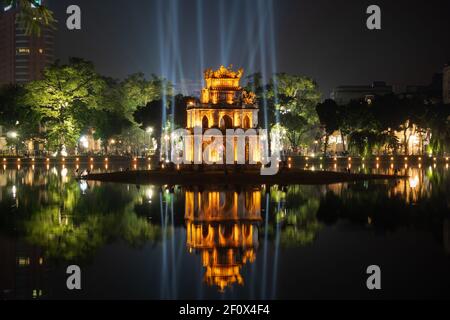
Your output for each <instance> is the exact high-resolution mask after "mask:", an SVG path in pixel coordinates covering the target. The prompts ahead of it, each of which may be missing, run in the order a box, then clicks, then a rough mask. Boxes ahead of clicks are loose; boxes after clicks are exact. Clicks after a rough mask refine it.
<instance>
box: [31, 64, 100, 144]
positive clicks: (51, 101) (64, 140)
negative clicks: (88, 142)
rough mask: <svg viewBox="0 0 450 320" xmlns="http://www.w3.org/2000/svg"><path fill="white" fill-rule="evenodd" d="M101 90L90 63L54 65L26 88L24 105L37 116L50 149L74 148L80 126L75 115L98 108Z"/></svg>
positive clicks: (98, 77) (97, 76) (97, 77)
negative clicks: (45, 133)
mask: <svg viewBox="0 0 450 320" xmlns="http://www.w3.org/2000/svg"><path fill="white" fill-rule="evenodd" d="M105 86H106V84H105V81H104V80H103V79H102V78H101V77H100V76H99V75H98V74H97V73H96V72H95V70H94V66H93V65H92V63H89V62H86V61H84V60H82V59H77V58H72V59H70V61H69V64H67V65H60V64H59V63H55V64H54V65H52V66H50V67H49V68H47V69H45V70H44V77H43V79H42V80H37V81H34V82H31V83H29V84H28V85H27V86H26V89H27V92H26V94H25V102H26V104H28V105H30V106H31V107H32V108H33V109H34V110H35V111H36V112H37V113H38V114H39V116H40V118H41V121H42V122H43V123H44V125H45V127H46V129H47V134H48V136H47V138H48V143H49V145H50V146H51V147H52V148H53V149H56V150H58V151H59V150H61V148H62V147H63V146H66V147H74V146H75V145H76V142H77V139H78V138H79V136H80V132H81V129H82V125H83V124H82V123H80V122H79V121H77V114H79V113H80V112H81V113H83V112H87V110H89V109H91V108H99V102H100V101H101V98H102V93H103V91H104V89H105Z"/></svg>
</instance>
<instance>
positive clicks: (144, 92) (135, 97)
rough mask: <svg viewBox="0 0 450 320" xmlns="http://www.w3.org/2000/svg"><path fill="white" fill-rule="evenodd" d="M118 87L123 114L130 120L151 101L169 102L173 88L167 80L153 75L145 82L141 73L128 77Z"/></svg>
mask: <svg viewBox="0 0 450 320" xmlns="http://www.w3.org/2000/svg"><path fill="white" fill-rule="evenodd" d="M120 85H121V94H122V97H123V107H124V112H125V114H126V115H127V116H128V117H129V118H130V119H132V118H133V113H134V112H135V111H136V110H137V109H138V108H140V107H145V106H147V104H148V103H150V102H152V101H155V100H163V98H166V100H167V101H170V98H169V97H170V96H172V93H173V86H172V85H171V84H170V83H169V82H168V81H167V80H164V79H161V78H158V77H156V76H155V75H153V76H152V79H151V80H147V79H145V76H144V74H143V73H136V74H132V75H130V76H128V77H127V78H126V79H125V80H124V81H123V82H122V83H121V84H120Z"/></svg>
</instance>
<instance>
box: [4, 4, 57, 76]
mask: <svg viewBox="0 0 450 320" xmlns="http://www.w3.org/2000/svg"><path fill="white" fill-rule="evenodd" d="M30 5H31V4H30ZM17 14H18V9H17V8H14V7H12V6H9V7H6V8H1V9H0V85H5V84H16V83H26V82H29V81H33V80H37V79H40V78H41V76H42V71H43V70H44V68H45V67H47V66H48V65H49V64H51V63H53V61H54V52H53V46H54V32H53V30H51V29H49V28H43V30H42V31H41V36H39V37H38V36H34V35H33V36H28V35H26V34H25V30H24V28H23V27H22V26H21V25H19V24H18V23H17Z"/></svg>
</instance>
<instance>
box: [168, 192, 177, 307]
mask: <svg viewBox="0 0 450 320" xmlns="http://www.w3.org/2000/svg"><path fill="white" fill-rule="evenodd" d="M170 218H171V226H170V227H171V230H172V295H171V299H176V298H177V295H178V294H177V277H176V275H177V272H176V270H177V267H176V259H175V241H176V235H175V222H174V212H173V193H172V194H170Z"/></svg>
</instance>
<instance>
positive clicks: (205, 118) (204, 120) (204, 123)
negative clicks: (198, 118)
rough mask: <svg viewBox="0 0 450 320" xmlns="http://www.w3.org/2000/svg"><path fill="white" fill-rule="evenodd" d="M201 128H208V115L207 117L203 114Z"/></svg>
mask: <svg viewBox="0 0 450 320" xmlns="http://www.w3.org/2000/svg"><path fill="white" fill-rule="evenodd" d="M202 128H203V129H208V128H209V120H208V117H207V116H204V117H203V120H202Z"/></svg>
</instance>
